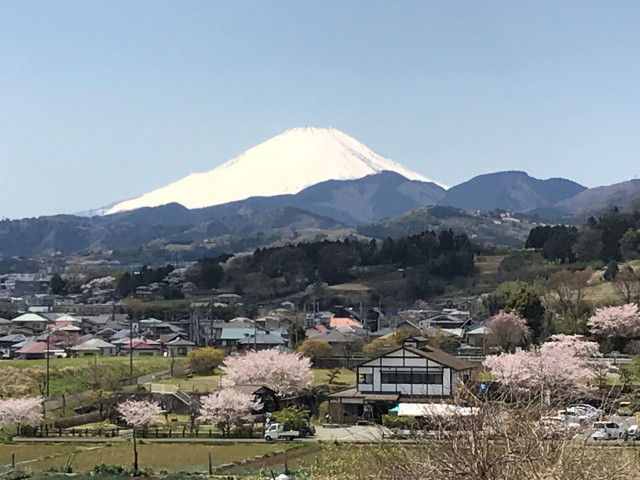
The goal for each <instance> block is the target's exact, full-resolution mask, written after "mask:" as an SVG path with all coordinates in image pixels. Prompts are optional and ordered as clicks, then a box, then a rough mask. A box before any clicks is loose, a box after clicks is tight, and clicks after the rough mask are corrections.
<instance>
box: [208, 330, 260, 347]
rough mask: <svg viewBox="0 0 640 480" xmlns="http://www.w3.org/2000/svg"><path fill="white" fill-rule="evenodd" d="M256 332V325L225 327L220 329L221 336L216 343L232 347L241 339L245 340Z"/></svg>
mask: <svg viewBox="0 0 640 480" xmlns="http://www.w3.org/2000/svg"><path fill="white" fill-rule="evenodd" d="M254 333H256V329H255V328H254V327H251V328H247V327H234V326H228V327H223V328H222V329H221V331H220V336H219V337H218V339H217V342H216V345H218V346H220V347H226V348H232V347H235V346H236V345H237V343H238V342H239V341H240V340H243V339H244V338H246V337H249V336H251V335H253V334H254Z"/></svg>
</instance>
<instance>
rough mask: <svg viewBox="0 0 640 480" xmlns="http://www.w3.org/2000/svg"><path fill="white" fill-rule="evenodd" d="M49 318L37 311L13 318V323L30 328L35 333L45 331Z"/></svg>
mask: <svg viewBox="0 0 640 480" xmlns="http://www.w3.org/2000/svg"><path fill="white" fill-rule="evenodd" d="M48 323H49V319H47V318H46V317H43V316H42V315H38V314H37V313H25V314H23V315H20V316H19V317H16V318H14V319H13V320H11V324H12V325H15V326H17V327H24V328H28V329H29V330H31V331H32V332H34V333H41V332H44V331H45V329H46V328H47V324H48Z"/></svg>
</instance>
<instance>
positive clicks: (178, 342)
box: [165, 337, 196, 347]
mask: <svg viewBox="0 0 640 480" xmlns="http://www.w3.org/2000/svg"><path fill="white" fill-rule="evenodd" d="M165 345H167V346H169V345H170V346H172V347H178V346H180V347H195V346H196V344H195V343H193V342H192V341H191V340H187V339H185V338H181V337H178V338H174V339H173V340H171V341H170V342H167V343H166V344H165Z"/></svg>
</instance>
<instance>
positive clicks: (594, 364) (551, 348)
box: [484, 335, 603, 396]
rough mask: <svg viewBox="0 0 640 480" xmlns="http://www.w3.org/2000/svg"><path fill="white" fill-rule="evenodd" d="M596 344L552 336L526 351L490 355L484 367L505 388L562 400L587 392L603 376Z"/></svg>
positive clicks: (579, 337) (576, 338)
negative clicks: (593, 382)
mask: <svg viewBox="0 0 640 480" xmlns="http://www.w3.org/2000/svg"><path fill="white" fill-rule="evenodd" d="M601 356H602V354H601V353H600V349H599V347H598V344H597V343H595V342H590V341H586V340H584V338H583V337H581V336H580V335H554V336H552V337H551V341H549V342H545V343H543V344H542V345H541V346H540V347H536V348H533V349H531V350H529V351H521V352H516V353H506V354H502V355H490V356H488V357H487V358H486V360H485V362H484V365H485V367H487V368H488V369H489V370H490V371H491V373H492V375H493V377H494V378H495V380H496V381H498V382H500V383H501V384H502V385H503V386H505V387H507V388H513V389H516V390H529V391H532V392H533V393H534V394H535V395H537V394H543V393H544V392H547V391H548V392H550V394H551V395H555V396H565V395H570V394H573V393H576V394H580V393H583V392H585V391H587V390H589V389H590V388H591V385H590V382H592V381H593V380H594V379H596V378H597V377H599V376H601V375H602V374H603V370H602V368H603V367H602V364H601V363H600V362H599V358H600V357H601Z"/></svg>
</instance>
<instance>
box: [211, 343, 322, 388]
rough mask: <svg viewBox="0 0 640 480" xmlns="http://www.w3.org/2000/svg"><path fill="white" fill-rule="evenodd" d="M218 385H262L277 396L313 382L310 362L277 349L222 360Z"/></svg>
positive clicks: (252, 352) (297, 355)
mask: <svg viewBox="0 0 640 480" xmlns="http://www.w3.org/2000/svg"><path fill="white" fill-rule="evenodd" d="M222 371H223V375H222V379H221V385H222V386H232V385H264V386H267V387H269V388H271V389H273V390H275V391H276V392H277V393H278V394H279V395H290V394H294V393H297V392H299V391H301V390H304V389H306V388H309V387H310V386H311V382H312V381H313V373H312V372H311V361H310V360H309V359H308V358H305V357H302V356H301V355H299V354H297V353H280V352H278V351H277V350H260V351H257V352H254V351H251V352H247V353H245V354H244V355H239V356H235V357H233V356H230V357H227V358H226V359H225V361H224V362H223V363H222Z"/></svg>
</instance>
